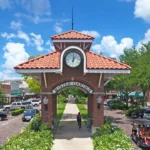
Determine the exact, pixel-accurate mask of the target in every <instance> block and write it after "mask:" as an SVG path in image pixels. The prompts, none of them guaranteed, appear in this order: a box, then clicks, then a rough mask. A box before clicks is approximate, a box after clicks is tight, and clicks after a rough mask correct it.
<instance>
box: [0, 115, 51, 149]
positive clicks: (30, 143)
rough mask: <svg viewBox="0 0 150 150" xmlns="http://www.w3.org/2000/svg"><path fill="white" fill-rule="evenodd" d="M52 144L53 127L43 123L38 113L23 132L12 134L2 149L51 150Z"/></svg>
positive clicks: (0, 147)
mask: <svg viewBox="0 0 150 150" xmlns="http://www.w3.org/2000/svg"><path fill="white" fill-rule="evenodd" d="M52 145H53V134H52V131H51V128H50V127H49V125H48V124H42V123H41V121H40V116H39V115H36V117H35V118H33V119H32V120H31V122H30V123H29V124H28V125H27V127H26V128H25V130H24V131H23V132H22V133H19V134H17V135H14V136H12V137H11V138H10V139H9V140H8V141H7V142H6V143H4V144H3V145H1V146H0V150H51V148H52Z"/></svg>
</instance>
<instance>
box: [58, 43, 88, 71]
mask: <svg viewBox="0 0 150 150" xmlns="http://www.w3.org/2000/svg"><path fill="white" fill-rule="evenodd" d="M71 49H76V50H78V51H80V52H81V54H82V55H83V72H86V56H85V53H84V51H83V49H81V48H80V47H78V46H69V47H67V48H66V49H64V50H63V52H62V54H61V58H60V70H61V72H62V71H63V58H64V55H65V53H66V52H67V51H69V50H71Z"/></svg>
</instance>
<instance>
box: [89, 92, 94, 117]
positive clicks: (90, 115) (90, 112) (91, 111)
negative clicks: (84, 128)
mask: <svg viewBox="0 0 150 150" xmlns="http://www.w3.org/2000/svg"><path fill="white" fill-rule="evenodd" d="M92 114H93V102H92V95H91V94H88V118H92Z"/></svg>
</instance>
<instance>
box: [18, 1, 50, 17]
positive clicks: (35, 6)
mask: <svg viewBox="0 0 150 150" xmlns="http://www.w3.org/2000/svg"><path fill="white" fill-rule="evenodd" d="M16 2H17V4H18V5H21V7H22V8H23V9H25V10H26V11H27V12H29V13H31V14H33V15H35V16H42V15H50V14H51V10H50V1H49V0H16Z"/></svg>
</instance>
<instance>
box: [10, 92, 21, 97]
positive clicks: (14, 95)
mask: <svg viewBox="0 0 150 150" xmlns="http://www.w3.org/2000/svg"><path fill="white" fill-rule="evenodd" d="M11 97H22V94H21V93H13V94H11Z"/></svg>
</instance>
